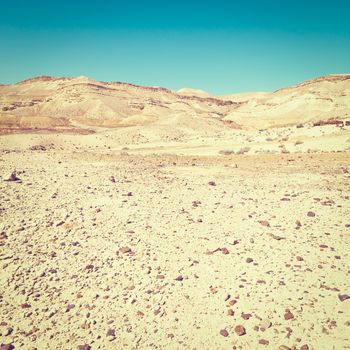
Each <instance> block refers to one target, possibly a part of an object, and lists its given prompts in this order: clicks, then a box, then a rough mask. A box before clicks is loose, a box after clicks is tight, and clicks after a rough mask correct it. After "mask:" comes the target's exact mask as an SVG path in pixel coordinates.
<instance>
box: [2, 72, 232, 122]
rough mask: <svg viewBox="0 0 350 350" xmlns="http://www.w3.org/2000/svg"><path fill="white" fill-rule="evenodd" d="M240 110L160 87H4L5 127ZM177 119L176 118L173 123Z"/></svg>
mask: <svg viewBox="0 0 350 350" xmlns="http://www.w3.org/2000/svg"><path fill="white" fill-rule="evenodd" d="M236 105H237V104H236V103H235V102H232V101H224V100H222V99H218V98H214V97H210V96H206V97H200V96H192V95H191V96H187V95H182V94H178V93H176V92H173V91H171V90H169V89H165V88H160V87H143V86H137V85H132V84H127V83H120V82H113V83H106V82H98V81H94V80H91V79H89V78H87V77H78V78H52V77H46V76H44V77H37V78H33V79H28V80H25V81H22V82H20V83H17V84H14V85H4V86H0V111H1V119H0V120H1V125H2V126H3V127H4V126H16V127H56V126H77V125H81V126H92V127H93V126H98V127H118V126H132V125H147V124H151V123H157V124H163V123H170V124H173V123H172V122H171V121H172V120H174V117H181V116H182V115H186V116H187V118H188V119H189V120H190V119H203V118H222V117H223V116H225V115H226V114H227V113H228V112H230V111H231V110H232V108H234V107H235V106H236ZM175 119H176V118H175Z"/></svg>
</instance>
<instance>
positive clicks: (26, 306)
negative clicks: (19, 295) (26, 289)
mask: <svg viewBox="0 0 350 350" xmlns="http://www.w3.org/2000/svg"><path fill="white" fill-rule="evenodd" d="M21 308H22V309H28V308H30V304H28V303H23V304H21Z"/></svg>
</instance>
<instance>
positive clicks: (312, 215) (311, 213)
mask: <svg viewBox="0 0 350 350" xmlns="http://www.w3.org/2000/svg"><path fill="white" fill-rule="evenodd" d="M307 216H308V217H309V218H313V217H315V216H316V214H315V213H314V212H313V211H308V212H307Z"/></svg>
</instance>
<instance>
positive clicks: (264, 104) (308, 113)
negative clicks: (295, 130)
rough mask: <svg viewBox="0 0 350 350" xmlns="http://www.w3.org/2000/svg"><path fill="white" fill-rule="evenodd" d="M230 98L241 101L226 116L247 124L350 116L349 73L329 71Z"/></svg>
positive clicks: (249, 125) (310, 120) (285, 123)
mask: <svg viewBox="0 0 350 350" xmlns="http://www.w3.org/2000/svg"><path fill="white" fill-rule="evenodd" d="M235 96H237V98H235ZM229 98H230V99H234V100H236V101H237V102H241V104H240V106H239V107H238V108H237V109H234V110H233V111H232V112H231V113H229V114H228V115H227V116H226V117H225V119H226V120H230V121H234V122H235V123H237V124H240V125H244V126H245V127H253V128H266V127H271V126H284V125H293V124H297V123H306V122H314V121H318V120H327V119H332V118H335V119H342V120H343V119H347V118H350V75H346V74H342V75H341V74H338V75H328V76H324V77H319V78H316V79H313V80H309V81H305V82H303V83H300V84H297V85H294V86H291V87H288V88H284V89H280V90H277V91H275V92H272V93H255V94H254V93H252V94H247V95H245V94H240V95H230V96H229Z"/></svg>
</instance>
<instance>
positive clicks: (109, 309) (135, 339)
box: [0, 74, 350, 350]
mask: <svg viewBox="0 0 350 350" xmlns="http://www.w3.org/2000/svg"><path fill="white" fill-rule="evenodd" d="M0 149H1V153H0V169H1V174H0V176H1V181H0V188H1V191H0V262H1V270H0V271H1V272H0V273H1V275H0V315H1V317H0V349H1V350H10V349H31V350H34V349H38V350H40V349H79V350H89V349H92V350H95V349H197V350H201V349H243V350H244V349H278V350H288V349H293V350H299V349H300V350H307V349H310V350H311V349H314V350H318V349H324V350H332V349H334V350H338V349H350V282H349V281H350V276H349V275H350V269H349V266H350V241H349V238H350V236H349V234H350V205H349V202H350V181H349V180H350V166H349V164H350V163H349V161H350V75H347V74H335V75H327V76H322V77H318V78H315V79H312V80H308V81H305V82H301V83H299V84H297V85H293V86H290V87H285V88H281V89H279V90H277V91H274V92H255V93H254V92H252V93H242V94H231V95H225V96H212V95H210V94H209V93H207V92H205V91H201V90H195V89H190V88H183V89H181V90H178V91H173V90H170V89H166V88H162V87H145V86H138V85H133V84H128V83H121V82H100V81H94V80H92V79H90V78H87V77H84V76H82V77H76V78H53V77H48V76H42V77H37V78H32V79H28V80H25V81H22V82H19V83H16V84H7V85H0Z"/></svg>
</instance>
